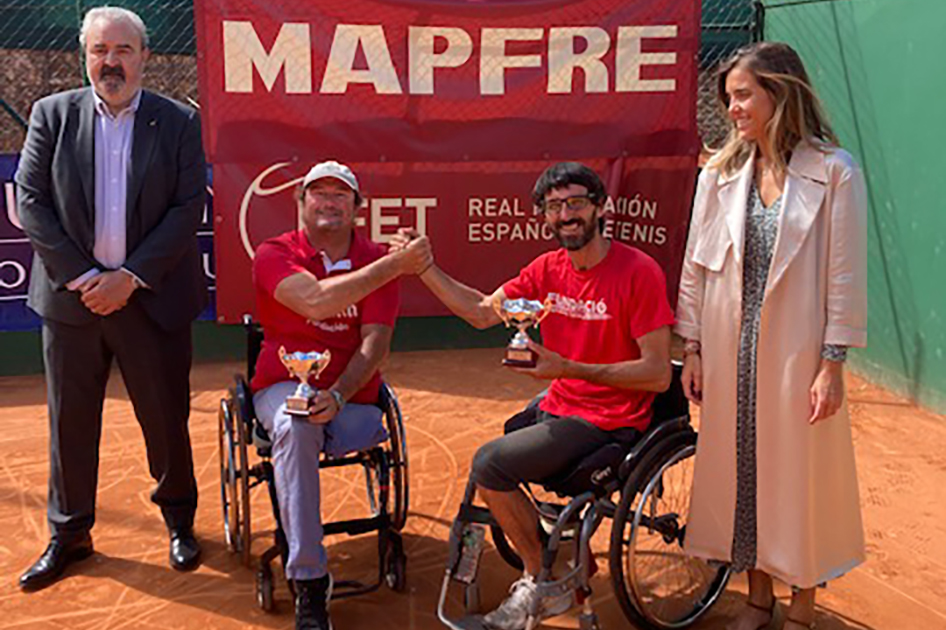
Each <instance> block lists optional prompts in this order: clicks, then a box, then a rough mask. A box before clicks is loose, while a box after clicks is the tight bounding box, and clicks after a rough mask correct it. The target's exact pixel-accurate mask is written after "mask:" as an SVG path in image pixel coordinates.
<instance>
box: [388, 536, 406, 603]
mask: <svg viewBox="0 0 946 630" xmlns="http://www.w3.org/2000/svg"><path fill="white" fill-rule="evenodd" d="M384 581H385V583H386V584H387V585H388V588H390V589H391V590H392V591H394V592H396V593H403V592H404V590H405V589H406V588H407V554H405V553H404V541H403V540H402V539H401V535H400V534H397V533H392V534H391V535H390V538H389V539H388V544H387V549H386V550H385V553H384Z"/></svg>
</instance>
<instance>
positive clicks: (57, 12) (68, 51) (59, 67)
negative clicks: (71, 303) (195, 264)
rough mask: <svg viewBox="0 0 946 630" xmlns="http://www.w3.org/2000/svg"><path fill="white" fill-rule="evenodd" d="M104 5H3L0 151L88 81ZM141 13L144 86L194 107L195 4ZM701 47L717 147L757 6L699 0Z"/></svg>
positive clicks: (145, 8)
mask: <svg viewBox="0 0 946 630" xmlns="http://www.w3.org/2000/svg"><path fill="white" fill-rule="evenodd" d="M101 4H103V2H101V1H99V2H92V1H86V0H71V1H64V0H0V153H16V152H18V151H19V150H20V147H21V146H22V144H23V138H24V135H25V120H26V119H27V118H28V117H29V111H30V106H31V105H32V103H33V101H35V100H36V99H38V98H41V97H43V96H45V95H47V94H52V93H54V92H59V91H61V90H67V89H70V88H75V87H80V86H82V85H83V84H84V82H85V75H84V70H83V67H82V56H81V55H80V51H79V39H78V31H79V25H80V24H81V22H82V16H83V15H84V14H85V12H86V11H87V10H88V9H90V8H92V7H94V6H99V5H101ZM109 4H112V5H115V6H123V7H127V8H129V9H131V10H133V11H135V12H136V13H138V14H139V15H140V16H141V17H142V19H143V20H144V22H145V24H147V26H148V31H149V37H150V40H151V50H152V57H151V60H150V61H149V64H148V70H147V73H146V78H145V84H146V86H147V87H148V88H149V89H152V90H155V91H158V92H161V93H164V94H167V95H169V96H171V97H173V98H176V99H178V100H180V101H183V102H185V103H187V102H189V103H199V102H200V96H199V93H198V88H197V61H196V55H195V51H196V47H197V46H196V40H195V36H194V23H193V2H192V0H125V1H117V2H110V3H109ZM702 23H703V29H702V44H701V49H700V81H699V102H698V107H697V116H698V123H699V128H700V134H701V137H702V138H703V141H704V142H707V143H710V144H713V143H716V142H718V141H719V140H720V139H721V137H722V135H723V134H724V133H725V121H724V119H723V118H722V116H721V114H720V112H719V109H718V106H717V104H716V97H715V84H714V81H713V71H714V69H715V67H716V66H717V65H718V64H719V62H720V61H721V60H723V59H725V58H726V57H728V56H729V54H731V53H732V52H733V51H734V50H735V49H736V48H738V47H739V46H741V45H743V44H745V43H747V42H749V41H752V40H754V39H757V38H758V34H759V29H760V14H759V9H758V7H757V3H756V2H755V1H754V0H703V15H702Z"/></svg>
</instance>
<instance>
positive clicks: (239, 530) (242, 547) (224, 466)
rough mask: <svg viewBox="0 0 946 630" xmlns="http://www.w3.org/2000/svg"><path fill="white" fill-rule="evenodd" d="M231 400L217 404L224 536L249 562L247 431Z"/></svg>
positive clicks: (229, 546)
mask: <svg viewBox="0 0 946 630" xmlns="http://www.w3.org/2000/svg"><path fill="white" fill-rule="evenodd" d="M231 400H232V399H230V398H228V399H224V400H221V401H220V413H219V431H218V449H219V453H220V498H221V506H222V511H223V526H224V537H225V539H226V543H227V549H228V550H229V551H230V553H239V554H240V556H241V561H242V562H243V564H244V565H247V566H249V561H250V506H249V457H248V455H247V441H246V428H245V426H244V423H243V421H242V418H240V417H239V416H236V417H235V416H234V414H233V406H232V404H231Z"/></svg>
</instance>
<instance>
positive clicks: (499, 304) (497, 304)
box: [493, 295, 510, 328]
mask: <svg viewBox="0 0 946 630" xmlns="http://www.w3.org/2000/svg"><path fill="white" fill-rule="evenodd" d="M493 310H494V311H496V314H497V315H499V319H501V320H502V321H503V324H505V325H506V328H509V321H510V320H509V318H508V317H507V316H506V311H505V310H504V309H503V300H502V298H501V297H500V296H498V295H497V296H495V297H494V298H493Z"/></svg>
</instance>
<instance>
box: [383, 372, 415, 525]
mask: <svg viewBox="0 0 946 630" xmlns="http://www.w3.org/2000/svg"><path fill="white" fill-rule="evenodd" d="M381 387H382V389H383V392H382V400H383V401H384V417H385V422H386V423H387V427H386V428H387V430H388V439H389V441H390V444H391V453H390V465H391V486H392V489H393V495H394V504H393V505H392V507H391V510H390V513H391V527H392V528H393V529H394V531H397V532H399V531H401V530H402V529H403V528H404V524H405V523H406V522H407V511H408V509H409V507H410V489H409V484H408V457H407V435H406V433H405V430H404V417H403V415H402V414H401V406H400V404H399V403H398V400H397V395H396V394H395V393H394V390H393V389H391V388H390V387H389V386H388V385H387V384H386V383H385V384H383V385H382V386H381Z"/></svg>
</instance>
